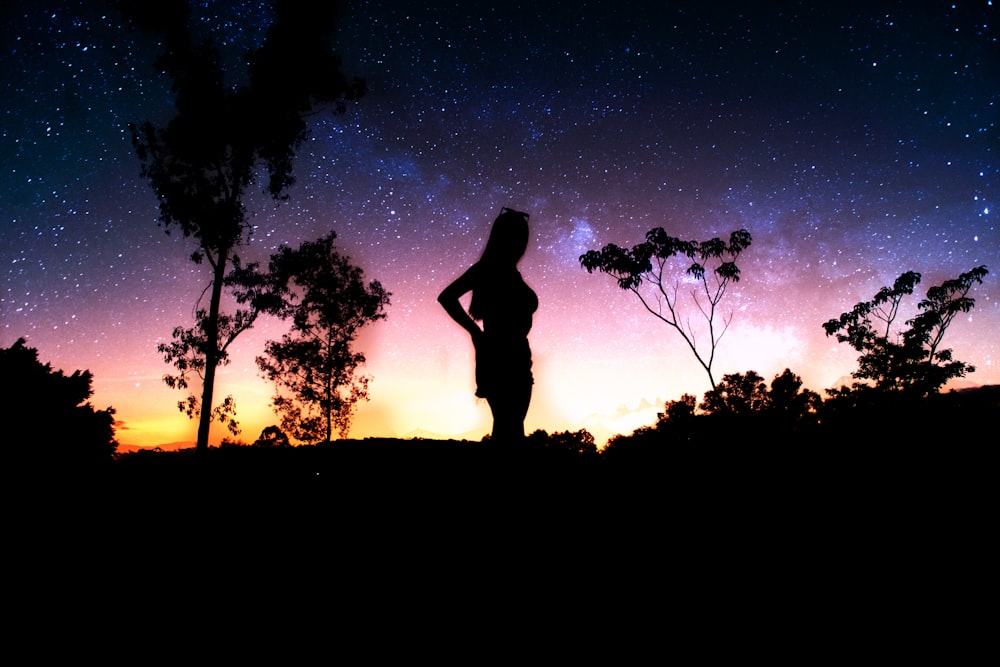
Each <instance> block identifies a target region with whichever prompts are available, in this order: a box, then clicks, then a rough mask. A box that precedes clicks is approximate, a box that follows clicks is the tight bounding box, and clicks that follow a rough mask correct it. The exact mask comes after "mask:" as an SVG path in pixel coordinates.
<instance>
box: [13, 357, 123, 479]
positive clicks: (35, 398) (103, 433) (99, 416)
mask: <svg viewBox="0 0 1000 667" xmlns="http://www.w3.org/2000/svg"><path fill="white" fill-rule="evenodd" d="M0 377H2V378H3V379H4V381H5V382H6V383H7V384H8V391H7V392H6V397H5V398H4V400H3V401H2V403H0V405H2V408H0V421H2V423H3V425H4V429H5V431H6V433H5V437H4V440H5V443H6V445H7V452H6V454H7V455H8V456H13V457H15V458H17V459H19V460H21V461H24V462H27V463H33V464H45V465H46V466H48V467H55V466H58V467H61V468H70V469H71V468H73V467H76V466H80V465H94V464H106V463H110V462H111V460H112V457H113V456H114V454H115V450H116V449H117V447H118V443H117V442H116V441H115V437H114V436H115V430H114V424H115V420H114V414H115V411H114V409H113V408H110V407H109V408H107V409H105V410H96V409H94V406H93V405H91V404H90V403H89V402H88V399H89V398H90V397H91V396H92V395H93V393H94V390H93V387H92V382H93V375H92V374H91V372H90V371H79V370H77V371H74V372H73V374H72V375H65V374H64V373H63V371H61V370H53V368H52V366H51V364H47V363H46V364H43V363H41V362H40V361H39V360H38V350H36V349H34V348H30V347H27V345H26V344H25V340H24V339H23V338H21V339H18V341H17V342H16V343H14V345H12V346H11V347H10V348H7V349H3V350H0Z"/></svg>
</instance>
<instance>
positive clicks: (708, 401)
mask: <svg viewBox="0 0 1000 667" xmlns="http://www.w3.org/2000/svg"><path fill="white" fill-rule="evenodd" d="M769 404H770V397H769V396H768V393H767V383H766V382H764V378H762V377H761V376H760V374H759V373H758V372H757V371H747V372H746V373H728V374H726V375H723V376H722V381H721V382H720V383H719V384H718V386H716V387H715V388H714V389H711V390H709V391H707V392H705V398H704V400H703V401H702V403H701V405H700V406H699V407H700V408H701V409H702V410H704V411H705V412H706V413H707V414H719V413H732V414H737V415H746V414H749V413H751V412H763V411H764V410H765V409H766V408H767V406H768V405H769Z"/></svg>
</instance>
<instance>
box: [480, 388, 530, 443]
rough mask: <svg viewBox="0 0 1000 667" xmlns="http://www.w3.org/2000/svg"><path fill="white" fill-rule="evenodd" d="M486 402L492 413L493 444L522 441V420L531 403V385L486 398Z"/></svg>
mask: <svg viewBox="0 0 1000 667" xmlns="http://www.w3.org/2000/svg"><path fill="white" fill-rule="evenodd" d="M487 402H488V403H489V405H490V410H491V411H492V412H493V435H492V439H493V440H494V441H495V442H520V441H522V440H524V418H525V417H526V416H527V414H528V405H529V404H530V403H531V385H530V384H528V385H526V386H525V387H521V388H519V389H518V390H517V391H512V392H505V393H503V394H500V395H498V396H494V397H492V398H488V399H487Z"/></svg>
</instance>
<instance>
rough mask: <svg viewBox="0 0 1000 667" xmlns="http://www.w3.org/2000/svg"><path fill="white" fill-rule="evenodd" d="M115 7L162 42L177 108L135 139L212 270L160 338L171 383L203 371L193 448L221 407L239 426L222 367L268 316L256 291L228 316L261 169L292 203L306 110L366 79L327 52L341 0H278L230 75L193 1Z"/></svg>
mask: <svg viewBox="0 0 1000 667" xmlns="http://www.w3.org/2000/svg"><path fill="white" fill-rule="evenodd" d="M113 4H115V5H116V6H117V7H118V8H119V10H120V11H121V13H122V15H123V17H124V18H125V19H126V20H127V21H129V22H130V23H131V24H133V25H135V26H138V27H139V28H142V29H145V30H149V31H152V32H155V33H157V34H158V36H159V37H160V38H161V40H162V44H163V53H162V55H161V56H160V57H159V58H158V60H157V62H156V66H157V68H158V69H159V70H160V71H161V72H162V73H164V74H166V75H167V76H169V77H170V78H171V79H172V81H173V91H174V94H175V98H176V100H175V101H176V109H177V113H176V115H175V116H174V117H173V119H171V120H170V121H169V122H168V123H167V124H166V125H164V126H156V125H154V124H153V123H152V122H145V123H143V124H142V125H131V126H130V128H131V131H132V138H133V143H134V147H135V150H136V154H137V155H138V157H139V160H140V161H141V163H142V172H141V173H142V175H143V177H145V178H147V179H148V180H149V182H150V184H151V186H152V188H153V190H154V191H155V192H156V196H157V199H158V202H159V207H160V217H159V222H160V224H161V225H162V226H163V227H164V228H165V229H166V231H167V233H169V232H170V231H172V230H174V229H179V230H180V231H181V232H182V233H183V235H184V236H185V237H189V238H191V239H193V240H194V241H195V244H196V249H195V251H194V252H193V253H192V255H191V258H192V260H193V261H194V262H196V263H199V264H200V263H202V262H206V263H207V264H208V265H209V267H210V269H211V279H210V283H209V286H208V287H207V288H206V292H207V293H208V305H207V307H198V308H197V310H196V313H195V324H194V326H192V327H187V328H185V327H177V328H176V329H175V330H174V332H173V341H172V342H171V343H169V344H165V345H161V346H160V352H161V353H162V354H163V356H164V358H165V360H166V361H167V362H168V363H171V364H173V365H174V366H175V367H176V368H177V370H178V374H177V375H172V376H167V377H166V378H165V381H166V382H167V384H168V385H170V386H171V387H176V388H181V389H183V388H186V387H187V385H188V374H189V372H192V371H193V372H197V373H198V374H199V375H200V376H201V378H202V393H201V398H200V400H199V399H198V398H196V397H195V396H194V395H191V396H190V397H189V398H188V400H187V401H186V402H182V403H180V404H179V405H180V408H181V409H182V410H184V411H186V412H188V414H189V416H191V417H194V416H195V415H197V414H200V421H199V426H198V442H197V450H198V451H203V450H204V449H206V448H207V446H208V435H209V426H210V424H211V421H212V418H213V414H214V415H215V416H217V417H218V416H220V410H221V417H222V419H223V420H224V421H227V422H228V423H229V424H230V426H231V430H232V427H233V426H234V425H235V421H234V420H233V419H232V410H231V405H232V404H231V399H228V400H227V403H224V404H223V405H222V406H219V409H216V410H213V409H212V405H213V393H214V387H215V377H216V369H217V368H218V366H220V365H222V364H225V363H226V361H227V348H228V346H229V345H230V343H232V341H233V339H235V338H236V336H238V335H239V334H240V333H242V332H243V331H245V330H246V329H248V328H249V327H250V326H252V325H253V322H254V320H255V319H256V317H257V315H258V314H259V313H260V312H261V310H260V308H259V307H258V306H259V304H256V303H254V302H253V301H252V300H249V297H248V300H246V301H242V302H240V303H241V305H242V306H244V307H243V308H240V309H238V310H237V311H236V313H235V314H233V315H226V314H224V313H223V312H222V302H223V293H224V288H226V287H227V286H228V287H232V286H234V285H238V284H239V278H238V277H236V276H234V275H232V274H231V273H230V270H231V268H232V267H236V268H237V269H239V268H241V267H240V263H239V257H238V255H237V254H236V251H237V249H238V248H239V247H240V246H243V245H245V244H246V242H247V241H249V239H250V236H251V234H252V227H251V226H250V224H249V223H248V222H247V211H246V208H245V203H244V200H245V196H246V193H247V191H248V189H249V188H250V187H251V186H252V185H253V184H254V183H255V182H256V181H257V179H258V178H259V177H260V176H261V172H263V173H264V174H266V180H267V183H266V189H267V192H268V193H269V195H270V196H271V197H273V198H274V199H276V200H283V199H286V198H287V190H288V188H289V186H290V185H291V184H292V183H293V182H294V177H293V174H292V171H293V169H292V167H293V161H294V157H295V153H296V150H297V149H298V147H299V146H300V145H301V143H302V142H303V140H305V138H306V137H307V136H308V127H307V124H306V116H307V114H309V113H310V112H311V111H312V110H314V109H316V108H318V107H322V108H329V109H332V110H334V111H337V112H342V111H344V110H345V108H346V103H347V102H348V101H351V100H357V99H358V98H360V97H361V96H362V95H363V94H364V92H365V86H364V83H363V82H362V81H360V80H357V79H353V80H352V79H348V78H347V77H345V76H344V74H343V73H342V72H341V61H340V58H339V57H338V56H337V55H335V54H334V53H333V52H332V50H331V38H332V34H333V30H334V27H335V21H334V19H335V12H336V9H335V8H336V3H298V2H291V1H278V2H275V3H274V7H273V8H274V21H273V23H272V24H271V26H270V28H269V29H268V31H267V35H266V38H265V40H264V42H263V44H262V45H261V46H260V47H259V48H257V49H256V50H253V51H251V52H249V53H248V54H247V56H246V59H245V68H246V69H245V72H243V71H241V72H227V71H226V68H225V67H224V65H223V60H222V57H221V54H220V52H219V50H218V48H217V45H216V44H214V43H213V42H212V41H211V40H210V38H206V37H203V36H200V35H198V34H196V33H195V32H194V31H193V30H192V29H191V27H190V16H189V14H190V9H189V3H188V1H187V0H164V1H163V2H145V1H144V0H118V1H117V2H115V3H113ZM244 73H245V75H246V76H245V77H241V76H238V75H241V74H244ZM227 75H228V76H227ZM234 81H240V82H241V83H234ZM237 298H238V300H239V296H238V295H237ZM227 404H228V407H227Z"/></svg>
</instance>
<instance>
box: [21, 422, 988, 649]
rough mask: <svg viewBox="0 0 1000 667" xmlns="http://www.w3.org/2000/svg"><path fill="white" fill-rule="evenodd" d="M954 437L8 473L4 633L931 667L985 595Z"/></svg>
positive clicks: (978, 495)
mask: <svg viewBox="0 0 1000 667" xmlns="http://www.w3.org/2000/svg"><path fill="white" fill-rule="evenodd" d="M971 435H972V434H967V437H962V438H959V437H955V438H954V439H952V440H951V441H941V440H940V438H937V437H935V438H933V439H929V440H927V441H925V442H923V443H916V444H915V443H913V442H909V441H905V440H904V441H898V442H895V443H892V442H888V441H882V442H874V443H873V442H872V441H871V440H859V441H857V442H854V443H845V442H842V441H839V440H838V441H837V442H835V443H806V442H798V443H795V444H794V445H793V444H791V443H785V444H783V445H776V444H773V443H770V444H769V443H766V442H756V443H754V442H749V443H747V442H736V441H733V442H730V443H729V444H727V445H715V446H701V447H698V448H690V447H675V448H672V449H661V450H658V453H657V455H656V456H641V455H637V456H635V457H631V458H626V459H619V460H618V461H617V462H615V461H613V460H611V459H606V458H603V457H599V456H584V455H579V454H574V453H571V452H556V451H549V450H546V449H544V448H536V449H512V448H503V447H498V446H490V445H488V444H484V443H478V442H452V441H427V440H413V441H397V440H363V441H347V442H340V443H333V444H331V445H328V446H326V447H311V448H306V447H303V448H291V449H275V450H265V449H252V448H239V449H230V450H221V449H218V450H210V451H209V452H208V455H207V456H204V457H195V456H194V455H193V452H180V453H158V454H144V455H130V456H125V457H122V458H120V459H119V460H117V461H115V462H114V463H113V464H112V465H111V466H109V467H106V468H104V469H102V470H97V471H95V470H89V469H78V470H69V471H65V470H64V471H60V472H59V473H58V474H51V475H49V474H46V472H45V471H39V470H31V471H14V470H11V469H8V470H7V471H6V475H7V479H8V482H9V486H10V487H13V488H18V489H21V491H20V492H19V493H18V494H16V497H15V498H14V499H13V500H12V501H11V502H10V503H9V505H8V512H7V516H8V520H7V523H6V540H5V544H6V545H7V546H6V552H7V554H8V556H11V555H13V556H15V558H14V559H13V560H11V559H10V558H8V564H7V566H6V567H7V572H8V586H7V589H8V591H19V592H20V593H21V595H20V596H18V595H14V596H8V608H17V609H18V610H19V612H18V613H19V619H21V620H22V621H23V620H24V619H28V622H29V624H36V623H37V624H43V625H44V626H45V627H54V626H53V624H56V625H58V624H60V623H62V624H64V625H65V624H70V625H73V624H79V623H81V622H85V621H86V622H90V621H93V622H94V623H96V624H97V625H99V626H102V627H101V630H100V632H102V633H103V632H105V631H107V632H114V633H118V634H117V635H116V636H126V635H132V634H135V633H137V632H141V634H142V635H143V636H144V637H150V638H149V639H146V640H144V642H145V643H143V648H142V650H141V652H140V653H138V654H134V655H133V656H132V657H133V658H135V659H136V660H137V661H138V662H140V663H142V662H146V661H148V660H147V659H148V658H151V657H153V656H162V655H164V652H165V651H168V650H169V648H170V647H171V646H172V645H173V643H172V642H173V639H172V638H177V637H182V638H184V639H185V640H190V639H191V638H192V632H194V633H195V634H197V633H202V634H205V635H211V636H212V639H213V640H218V639H219V637H218V635H217V633H218V632H220V631H221V628H231V627H233V626H234V625H235V626H237V627H240V628H244V629H245V628H250V627H252V628H254V630H253V632H251V633H250V636H249V637H248V636H246V635H242V636H241V638H240V640H239V641H240V644H239V647H240V649H242V650H247V649H249V650H250V653H251V654H252V653H253V652H254V651H255V650H256V648H255V647H256V646H257V645H258V642H260V643H262V644H263V643H268V640H276V639H278V638H280V642H281V643H282V647H283V648H282V651H286V650H287V651H291V652H292V653H288V654H286V653H282V654H281V655H280V656H276V657H275V659H276V661H280V662H281V663H282V664H288V663H289V662H293V663H294V662H299V661H302V662H305V661H313V660H314V658H315V657H316V655H317V654H315V653H314V654H311V655H310V656H299V657H300V658H301V660H290V657H289V656H290V655H292V654H294V651H295V649H296V648H297V647H301V646H309V647H311V649H310V650H318V651H326V652H327V653H325V655H327V656H328V657H330V656H334V655H342V651H343V650H345V649H344V647H347V646H351V647H353V648H352V650H354V649H358V648H359V647H358V645H359V644H360V645H361V646H360V650H362V652H363V654H364V655H368V656H375V655H385V654H386V652H388V651H390V650H392V651H396V655H397V656H398V655H400V652H401V653H402V655H404V656H409V657H414V656H417V655H420V656H425V657H448V658H451V659H452V660H454V661H456V662H460V663H461V664H481V663H483V662H489V661H490V660H492V659H493V658H496V657H498V656H504V657H505V659H509V660H511V661H514V660H518V661H522V659H523V658H524V656H525V655H529V654H530V655H535V656H536V657H537V655H538V651H540V650H542V649H541V648H540V647H547V648H545V650H546V651H554V652H551V653H547V654H546V655H549V656H550V657H551V658H552V659H560V660H562V659H568V657H569V656H572V655H575V656H578V657H590V658H594V657H595V656H596V655H598V653H596V652H597V651H598V647H600V649H601V650H603V651H605V652H604V653H601V654H600V655H604V659H605V660H606V661H608V662H613V663H614V664H631V663H636V662H641V661H644V660H648V659H649V657H650V656H657V657H658V659H665V658H666V656H669V655H676V654H677V652H678V651H680V647H681V646H684V647H687V648H686V649H685V650H692V649H693V650H696V651H698V652H699V654H700V655H723V653H720V651H725V654H726V655H729V656H733V655H740V656H743V657H746V656H750V655H754V656H761V657H763V656H767V657H769V658H773V657H776V656H778V657H781V656H783V657H786V658H791V659H792V661H793V662H797V664H801V662H800V661H803V662H813V661H815V659H816V658H819V657H820V656H822V657H827V656H829V657H834V658H843V659H845V660H851V661H854V660H855V659H856V658H857V656H858V655H861V654H862V653H863V654H864V655H869V656H871V655H875V654H877V655H879V656H885V657H886V658H890V656H891V657H892V658H898V657H900V656H901V655H904V654H910V650H911V649H915V651H916V653H918V654H919V655H921V656H923V657H931V658H934V657H937V658H947V659H948V660H949V661H950V662H953V661H954V660H955V659H956V658H958V659H959V660H960V659H961V656H963V655H966V654H967V653H969V652H971V650H972V648H974V647H975V646H976V640H977V638H978V637H980V636H981V635H985V633H986V631H987V625H988V619H989V616H988V615H986V614H983V613H982V612H980V611H976V610H977V609H980V604H979V603H988V604H989V605H991V604H992V599H993V593H994V592H995V583H994V582H995V575H994V574H993V571H994V566H995V562H996V555H997V554H996V548H995V546H993V541H994V540H993V537H994V533H995V532H996V518H997V517H996V510H995V507H996V500H997V498H996V482H995V479H996V466H995V462H994V457H993V453H992V452H993V450H994V449H995V446H993V445H992V444H991V442H992V441H991V440H989V439H988V438H987V439H982V438H980V439H978V440H975V439H973V438H972V437H971ZM293 619H294V620H293ZM105 624H107V626H108V627H103V626H104V625H105ZM289 626H291V629H290V628H289ZM279 628H280V629H279ZM198 636H201V635H198ZM289 636H292V637H295V639H293V640H292V643H291V644H287V641H288V639H287V638H288V637H289ZM404 637H405V639H404ZM206 641H207V639H206ZM609 645H610V653H608V652H607V651H608V649H609ZM873 646H874V647H876V648H874V649H873V648H872V647H873ZM104 648H106V646H104ZM232 650H234V646H232V645H226V646H225V647H224V651H225V653H224V654H223V655H225V656H228V657H230V658H232V657H233V654H231V653H230V651H232ZM651 651H652V653H651ZM873 651H874V653H873ZM657 652H658V653H657ZM806 656H808V657H806ZM258 657H259V656H258ZM307 658H308V660H307ZM803 659H804V660H803Z"/></svg>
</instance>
